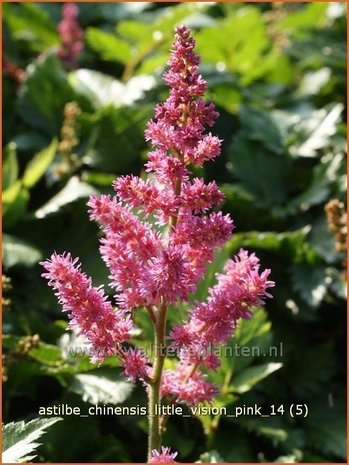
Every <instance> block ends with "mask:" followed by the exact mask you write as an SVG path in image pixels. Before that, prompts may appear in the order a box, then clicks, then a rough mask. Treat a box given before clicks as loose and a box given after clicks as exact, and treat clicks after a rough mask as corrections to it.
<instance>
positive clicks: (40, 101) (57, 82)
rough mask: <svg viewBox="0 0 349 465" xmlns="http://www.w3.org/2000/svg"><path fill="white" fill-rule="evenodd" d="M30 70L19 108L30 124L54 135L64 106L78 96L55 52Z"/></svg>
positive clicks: (58, 127) (21, 92) (31, 66)
mask: <svg viewBox="0 0 349 465" xmlns="http://www.w3.org/2000/svg"><path fill="white" fill-rule="evenodd" d="M27 72H28V75H27V79H26V81H25V82H24V84H23V86H22V87H21V90H20V94H19V98H18V110H19V112H20V114H21V115H22V118H23V119H24V120H25V121H26V122H27V123H28V124H29V125H30V126H32V127H35V128H37V129H39V130H43V131H44V132H45V133H46V134H48V135H50V136H51V137H52V136H55V135H56V134H57V133H58V131H59V129H60V127H61V123H62V115H63V109H64V105H65V104H66V103H67V102H71V101H73V100H76V96H75V95H74V92H73V90H72V89H71V87H70V86H69V84H68V82H67V79H66V75H65V73H64V71H63V69H62V66H61V64H60V62H59V61H58V60H57V57H56V56H55V55H54V54H51V55H46V56H45V55H43V56H41V57H39V58H37V60H36V61H34V62H33V63H31V64H30V65H29V67H28V70H27Z"/></svg>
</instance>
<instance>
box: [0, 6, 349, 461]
mask: <svg viewBox="0 0 349 465" xmlns="http://www.w3.org/2000/svg"><path fill="white" fill-rule="evenodd" d="M272 5H273V4H271V3H261V4H251V3H248V4H247V3H215V4H206V3H188V4H184V3H182V4H175V5H173V4H166V3H160V4H156V3H137V2H130V3H81V4H79V8H80V23H81V25H82V27H83V28H84V29H85V32H86V37H85V49H84V51H83V53H82V55H81V57H80V62H79V68H78V69H76V70H73V71H69V72H68V71H66V70H65V69H64V67H63V66H62V64H61V63H60V61H59V59H58V58H57V56H56V50H57V47H58V45H59V37H58V34H57V32H56V25H57V22H58V21H59V20H60V17H61V4H60V3H54V2H53V3H40V4H39V3H38V4H34V3H32V4H31V3H17V4H15V3H7V4H5V5H4V10H3V11H4V15H3V16H4V56H5V57H6V59H7V60H8V61H10V62H11V63H14V64H16V65H17V66H19V67H21V68H23V69H25V71H26V73H27V76H26V79H25V80H24V81H23V83H22V84H21V85H20V86H19V87H16V86H15V85H14V82H13V80H12V79H11V78H10V76H8V74H6V73H4V79H3V101H4V108H5V115H4V128H3V141H4V150H3V228H4V236H3V273H4V274H5V275H6V276H7V277H9V278H11V287H8V288H7V289H5V287H4V299H8V300H9V302H7V303H6V306H5V305H4V322H3V330H4V336H3V346H4V374H3V377H4V381H5V382H4V409H3V412H4V414H3V421H4V423H10V422H12V421H15V422H18V421H21V420H25V421H26V422H27V421H28V420H31V419H33V418H37V417H38V416H39V408H40V407H48V406H53V405H59V404H63V403H64V404H69V405H71V406H76V407H80V409H81V412H82V413H86V412H87V411H88V408H89V407H90V406H91V405H94V404H96V403H100V404H101V405H102V404H103V405H107V406H113V407H114V406H117V405H125V406H134V405H143V406H144V405H145V403H146V398H145V393H144V391H143V389H142V387H141V386H135V387H132V386H131V385H130V384H129V383H126V382H125V381H124V379H123V378H122V376H121V375H120V368H119V367H118V362H117V361H116V360H113V359H110V360H107V361H106V362H104V364H103V366H102V367H101V368H98V367H97V366H95V365H92V364H91V363H90V362H89V360H88V357H87V356H86V355H83V354H79V353H77V354H75V356H73V355H74V354H73V355H72V354H70V356H69V355H68V352H69V347H73V346H74V345H75V346H76V345H77V344H78V343H77V342H76V341H75V342H74V340H73V339H72V337H71V335H70V334H69V333H66V332H65V329H66V326H67V323H66V318H65V316H64V315H62V313H61V312H60V309H59V307H58V305H57V303H56V300H55V298H54V296H53V295H52V292H51V290H49V289H48V288H47V285H46V283H45V282H44V281H43V280H42V278H41V277H40V273H41V269H40V266H39V265H38V261H39V260H40V259H42V258H43V257H47V256H48V255H49V254H51V253H52V252H53V251H54V250H56V251H58V252H62V251H64V250H68V251H71V252H72V254H73V255H76V256H79V257H80V258H81V261H82V264H83V268H84V269H85V271H86V272H87V273H88V274H90V275H91V276H92V277H93V279H94V282H95V283H96V285H99V284H102V283H106V280H107V271H106V269H105V267H104V265H103V263H102V260H101V258H100V257H99V254H98V238H99V233H98V230H97V228H96V226H95V225H94V224H92V223H90V222H89V221H88V215H87V207H86V205H85V204H86V201H87V198H88V196H89V195H90V194H91V193H93V192H97V193H111V192H112V188H111V182H112V180H113V179H114V178H115V177H117V176H118V175H121V174H126V173H134V174H137V175H138V174H140V173H142V174H143V172H142V171H141V170H142V166H143V164H144V161H145V159H146V152H147V145H146V143H145V141H144V137H143V131H144V129H145V124H146V122H147V120H148V119H149V118H150V117H151V116H152V114H153V108H154V105H155V103H157V102H158V101H159V100H161V99H163V98H164V96H165V95H166V89H165V86H164V85H163V83H162V81H161V73H162V71H163V69H164V67H165V65H166V61H167V59H168V53H169V47H170V43H171V40H172V30H173V27H174V25H175V24H177V23H180V22H185V23H186V24H188V26H190V27H192V28H193V31H194V34H195V37H196V39H197V47H198V51H199V53H200V54H201V56H202V74H203V75H204V77H205V78H206V79H207V80H208V94H209V95H208V97H209V98H210V99H211V100H213V101H214V102H215V103H216V105H217V107H218V110H219V112H220V114H221V117H220V118H219V120H218V123H217V125H216V127H215V130H214V131H215V132H216V133H218V135H219V137H220V138H221V139H224V143H223V153H222V156H221V157H220V158H219V159H218V160H217V161H216V162H215V163H209V164H208V165H207V166H206V167H205V169H204V170H198V174H199V175H202V176H204V177H205V178H206V179H207V180H213V179H215V180H216V181H217V182H218V183H219V184H220V186H221V187H222V189H223V191H224V192H225V194H226V201H225V203H224V205H223V210H224V211H225V212H229V213H231V215H232V217H233V218H234V222H235V225H236V233H235V235H234V237H233V239H232V240H231V241H230V242H229V243H228V244H227V245H226V246H225V248H224V249H223V250H222V251H219V252H218V253H217V257H216V261H215V263H213V264H211V265H210V266H209V269H208V273H207V276H206V279H205V280H204V281H203V283H202V284H201V285H200V286H199V289H198V291H197V294H196V296H193V300H194V299H195V298H198V299H204V298H205V297H206V296H207V289H208V287H209V286H211V285H212V284H214V281H215V273H216V272H219V271H221V269H222V267H223V265H224V262H225V260H226V259H227V258H228V257H229V256H230V255H232V254H234V253H235V252H236V251H238V250H239V248H240V247H244V248H247V249H250V250H254V251H256V253H257V255H258V256H259V257H261V261H262V265H263V267H270V268H271V269H272V279H273V280H275V281H276V287H275V289H273V292H272V294H273V296H274V299H273V300H272V301H270V302H268V305H267V308H266V309H256V313H255V315H254V317H253V318H252V319H251V320H250V321H246V322H244V323H242V324H239V327H238V329H237V332H236V336H235V338H234V339H233V340H232V341H231V342H230V344H229V347H228V348H230V349H231V350H233V349H234V346H235V345H238V346H240V347H241V348H243V347H247V348H250V349H252V348H253V347H256V346H257V347H258V348H260V350H261V353H260V354H259V355H258V354H257V355H256V354H251V355H249V356H245V357H244V356H236V355H235V356H232V357H230V356H226V357H223V359H222V365H221V367H220V368H219V369H218V370H217V371H216V372H215V373H214V374H211V375H210V376H211V378H212V379H213V380H214V381H216V383H217V384H218V386H219V387H220V391H221V392H220V394H219V396H218V397H217V400H216V401H215V403H214V405H215V406H218V407H226V408H227V410H228V412H229V413H231V412H233V410H234V409H235V408H236V407H237V406H243V405H246V406H249V405H254V404H257V405H259V406H261V407H262V409H263V413H268V412H270V406H271V405H275V406H276V408H277V407H279V406H281V405H283V406H284V410H285V412H284V414H282V415H281V414H280V415H275V416H270V417H269V418H266V417H258V416H246V415H245V416H244V415H242V416H239V417H237V418H232V417H226V416H224V415H222V416H210V415H197V416H195V415H193V416H192V418H180V417H173V418H171V419H170V420H169V422H168V426H167V430H166V433H165V436H164V444H165V445H168V446H171V447H173V448H174V449H175V450H178V452H179V461H182V462H184V461H186V462H195V461H199V462H200V463H214V462H258V461H261V462H274V461H278V462H295V461H296V462H331V463H333V462H343V461H345V460H346V451H345V436H346V430H345V384H346V373H345V366H346V363H345V358H346V348H345V300H346V291H345V281H344V269H343V260H344V256H343V254H340V253H338V252H336V250H335V245H334V238H333V236H332V234H331V233H330V232H329V231H328V227H327V221H326V216H325V212H324V205H325V203H326V202H328V201H329V200H330V199H332V198H338V199H339V200H342V201H343V200H345V196H346V166H345V148H346V147H345V146H346V139H345V135H346V125H345V121H344V115H345V109H346V108H345V102H346V99H345V95H346V89H345V85H346V74H345V72H346V65H345V63H346V61H345V55H346V44H345V32H346V25H345V16H346V12H345V5H344V4H340V3H326V2H325V3H324V2H311V3H284V4H279V7H277V6H276V7H273V6H272ZM71 101H75V102H77V103H78V105H79V107H80V109H81V114H80V115H79V116H78V117H77V127H78V129H77V136H78V138H79V143H78V145H77V146H76V147H75V149H74V152H75V153H74V157H73V158H72V160H73V161H71V162H69V163H68V165H66V166H65V168H66V171H64V170H63V171H59V167H60V166H61V165H62V154H61V153H60V152H59V149H58V143H59V141H60V139H61V134H60V128H61V126H62V123H63V119H64V116H63V110H64V106H65V105H66V104H67V103H68V102H71ZM57 167H58V168H57ZM106 289H108V287H106ZM109 292H110V293H111V292H112V291H111V290H110V291H109ZM187 308H188V306H187V305H182V306H180V307H179V308H176V309H175V308H173V309H171V312H170V315H169V319H170V321H171V322H175V321H179V320H181V319H183V318H185V315H186V312H187ZM136 322H137V326H139V327H140V328H142V329H143V330H142V331H139V332H138V333H137V335H136V336H135V338H136V341H137V344H139V345H140V346H142V347H147V346H148V345H149V336H150V334H151V331H152V328H151V325H150V323H149V319H148V316H147V314H146V313H145V312H142V311H139V312H138V314H137V315H136ZM35 334H39V336H40V341H39V342H35V343H34V342H33V341H36V339H35V338H34V339H30V341H32V342H31V344H32V346H31V345H30V343H29V346H28V347H27V346H26V347H27V349H26V350H24V349H23V348H22V349H20V348H21V347H23V344H22V345H21V341H23V338H24V337H26V336H33V335H35ZM30 341H29V342H30ZM270 346H276V347H277V348H278V350H279V352H278V353H277V354H275V353H271V354H269V348H270ZM280 347H282V353H280ZM167 363H168V365H169V366H170V365H171V364H172V363H173V360H171V359H169V360H168V361H167ZM291 404H302V405H304V404H306V405H307V407H308V409H309V414H308V416H307V417H306V418H303V417H301V416H299V417H294V418H292V417H291V415H290V413H289V409H290V406H291ZM186 413H189V412H187V411H186ZM57 416H60V415H57ZM63 418H64V420H63V421H60V422H58V423H57V424H54V425H52V427H50V428H49V430H48V431H47V433H46V434H45V436H44V437H43V440H42V442H43V443H44V444H43V445H42V446H40V447H39V448H38V452H37V453H38V457H37V458H36V460H37V461H41V462H83V461H84V462H114V463H116V462H143V461H144V459H145V451H146V431H147V423H146V418H145V417H144V416H141V415H138V416H118V415H114V416H113V415H106V416H89V417H88V418H80V417H79V416H78V417H74V416H64V415H63ZM39 421H41V420H39ZM52 423H53V422H52ZM36 424H37V423H33V424H32V425H34V426H35V425H36ZM43 427H44V426H43ZM11 428H15V429H16V428H18V425H17V426H12V427H11ZM34 439H35V438H34ZM34 439H33V440H34ZM11 441H13V438H12V439H11ZM68 445H69V447H68ZM24 452H25V451H24ZM27 453H30V451H29V450H28V451H27Z"/></svg>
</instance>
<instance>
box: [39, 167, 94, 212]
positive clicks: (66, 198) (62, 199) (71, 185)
mask: <svg viewBox="0 0 349 465" xmlns="http://www.w3.org/2000/svg"><path fill="white" fill-rule="evenodd" d="M95 192H96V190H95V189H94V188H93V187H92V186H90V185H89V184H85V183H84V182H81V181H80V180H79V178H78V177H77V176H73V177H72V178H70V179H69V181H68V182H67V184H66V186H65V187H63V189H62V190H61V191H60V192H58V194H56V195H55V196H54V197H52V199H50V200H49V201H48V202H47V203H46V204H45V205H43V206H42V207H41V208H39V209H38V210H36V212H35V217H36V218H45V217H46V216H48V215H51V214H52V213H57V212H58V211H60V209H61V208H62V207H64V206H65V205H68V204H70V203H72V202H75V201H76V200H79V199H83V198H86V197H89V196H90V195H91V194H94V193H95Z"/></svg>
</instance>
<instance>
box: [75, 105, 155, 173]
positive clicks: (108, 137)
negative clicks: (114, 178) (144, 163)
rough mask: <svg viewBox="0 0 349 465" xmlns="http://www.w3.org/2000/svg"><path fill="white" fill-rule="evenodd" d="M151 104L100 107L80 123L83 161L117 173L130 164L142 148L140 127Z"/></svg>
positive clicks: (143, 124) (147, 115)
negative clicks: (83, 137)
mask: <svg viewBox="0 0 349 465" xmlns="http://www.w3.org/2000/svg"><path fill="white" fill-rule="evenodd" d="M150 112H151V107H150V106H148V105H142V106H140V107H132V108H127V107H122V108H118V109H116V108H113V107H105V108H100V109H99V110H98V112H96V113H95V114H94V115H93V116H91V117H90V118H89V119H86V121H85V122H84V131H85V132H86V137H88V136H89V141H88V147H87V151H86V155H85V156H84V159H83V161H84V162H85V163H86V164H87V165H91V166H93V167H94V168H96V169H97V170H99V171H105V172H111V173H115V174H121V173H124V172H125V171H128V170H130V169H132V168H133V167H134V164H135V163H136V162H137V160H138V159H139V158H138V157H139V153H140V152H141V151H142V150H144V148H145V142H144V128H145V125H146V121H147V119H148V118H149V116H150Z"/></svg>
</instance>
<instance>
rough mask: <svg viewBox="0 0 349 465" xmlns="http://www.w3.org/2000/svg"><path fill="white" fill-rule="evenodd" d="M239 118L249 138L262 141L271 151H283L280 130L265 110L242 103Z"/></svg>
mask: <svg viewBox="0 0 349 465" xmlns="http://www.w3.org/2000/svg"><path fill="white" fill-rule="evenodd" d="M239 118H240V121H241V124H242V127H243V130H244V132H245V134H246V136H247V137H248V138H249V139H251V140H256V141H261V142H263V143H264V146H265V147H266V148H267V149H269V150H271V151H272V152H275V153H280V154H282V153H284V152H285V148H284V145H283V142H282V139H281V136H280V132H279V130H278V128H277V127H276V125H275V124H274V122H273V120H272V118H271V117H270V116H269V114H268V113H267V112H264V111H261V110H257V109H253V108H249V107H247V106H245V105H243V106H242V107H241V109H240V112H239Z"/></svg>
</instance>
